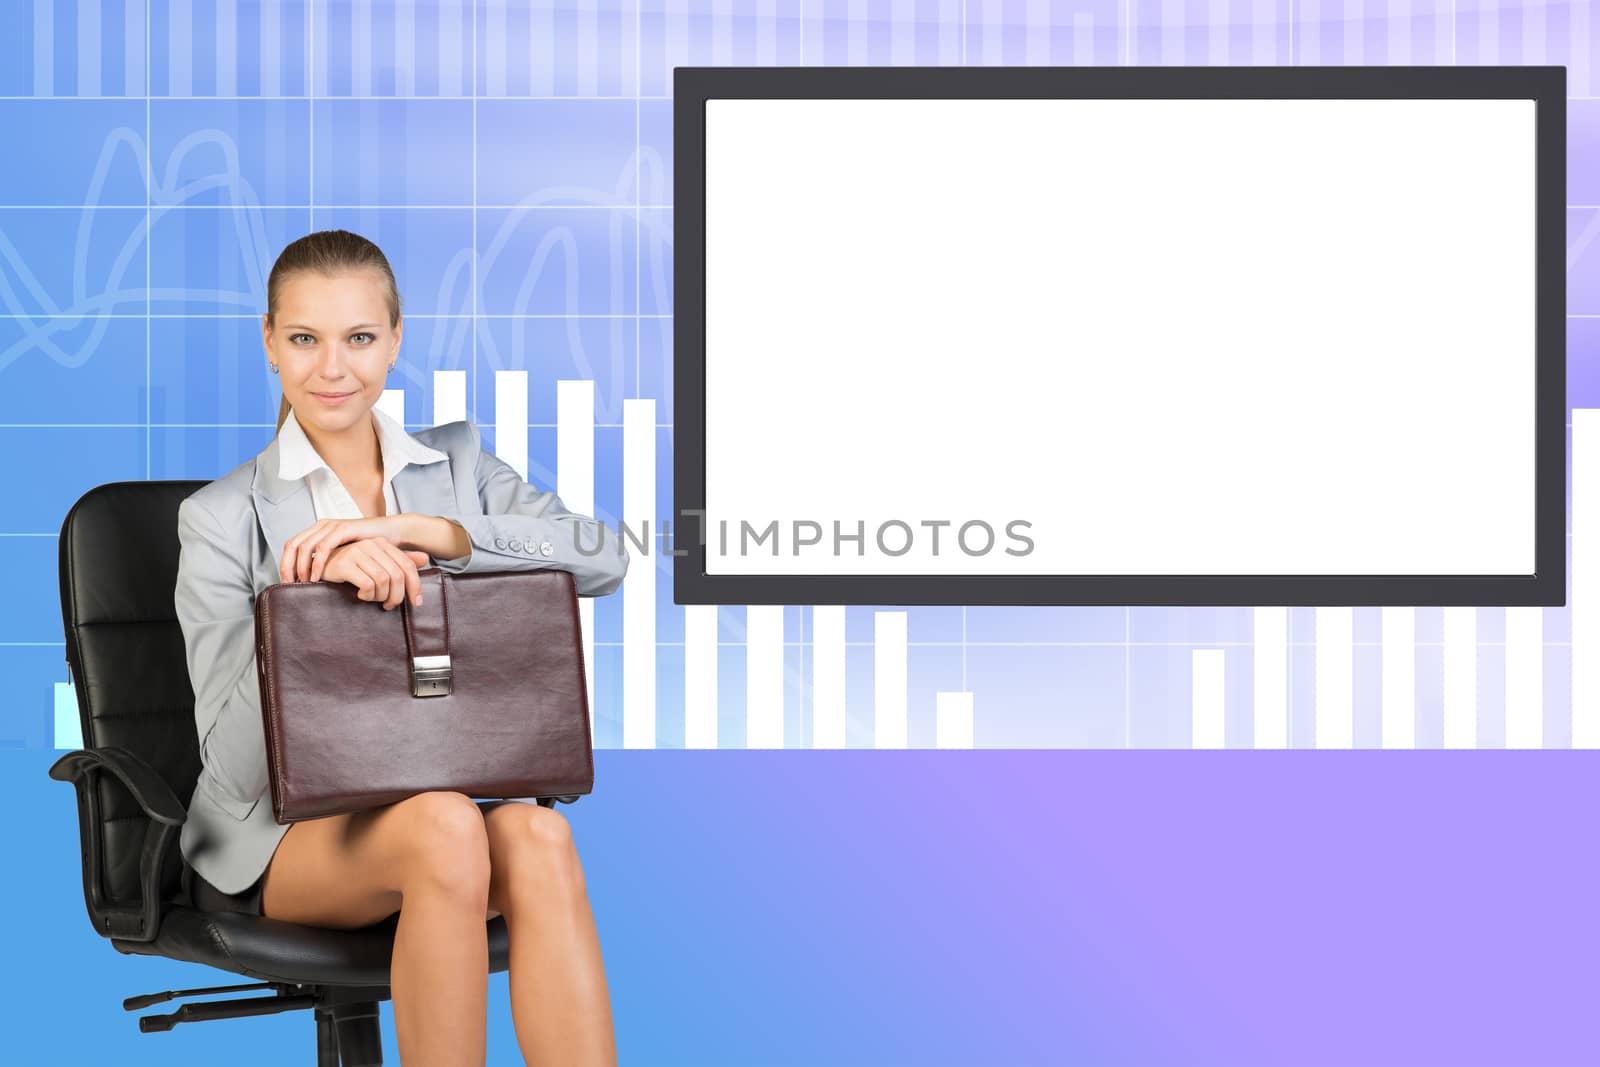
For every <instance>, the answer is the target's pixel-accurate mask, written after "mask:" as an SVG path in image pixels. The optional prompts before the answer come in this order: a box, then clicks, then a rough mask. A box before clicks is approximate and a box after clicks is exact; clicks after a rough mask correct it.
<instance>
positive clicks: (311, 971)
mask: <svg viewBox="0 0 1600 1067" xmlns="http://www.w3.org/2000/svg"><path fill="white" fill-rule="evenodd" d="M398 922H399V916H398V915H391V916H390V917H389V918H387V919H385V920H383V921H382V922H379V923H374V924H373V925H371V926H364V927H361V928H360V929H357V930H332V929H328V928H326V927H320V926H302V925H300V924H298V923H290V922H284V921H283V920H281V919H268V918H264V917H262V916H257V915H243V914H240V913H238V912H231V911H200V910H198V909H195V908H189V907H181V906H179V907H173V908H170V909H169V910H168V911H167V912H166V913H165V914H164V915H163V916H162V919H161V933H160V935H159V936H157V938H156V939H155V940H154V941H123V940H118V939H115V938H113V939H112V942H111V943H112V945H113V946H115V948H116V949H117V951H118V952H123V953H127V954H129V955H140V956H168V957H171V958H172V959H176V960H185V961H187V962H190V963H203V964H206V965H207V966H210V967H220V968H222V969H223V970H225V971H233V972H234V973H235V974H243V975H248V976H250V977H252V978H258V979H261V980H264V981H275V982H297V983H302V984H311V983H317V984H322V985H335V986H377V985H388V984H389V957H390V955H391V953H392V952H393V949H394V932H395V926H396V924H397V923H398ZM486 928H487V934H488V938H489V970H490V972H496V971H503V970H505V969H506V967H507V966H508V964H509V955H510V941H509V939H508V937H507V934H506V921H505V919H504V918H503V917H501V916H496V917H495V918H493V919H490V920H489V921H488V923H487V924H486Z"/></svg>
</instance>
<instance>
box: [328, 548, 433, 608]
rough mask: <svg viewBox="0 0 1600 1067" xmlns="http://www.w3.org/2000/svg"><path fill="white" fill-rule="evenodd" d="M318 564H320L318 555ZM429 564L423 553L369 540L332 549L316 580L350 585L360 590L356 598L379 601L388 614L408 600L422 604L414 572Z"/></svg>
mask: <svg viewBox="0 0 1600 1067" xmlns="http://www.w3.org/2000/svg"><path fill="white" fill-rule="evenodd" d="M317 562H318V563H319V564H320V563H321V562H322V557H321V556H320V555H319V556H318V557H317ZM428 562H429V560H428V554H427V553H426V552H416V551H410V550H407V549H403V548H401V547H400V546H399V545H396V544H395V543H394V542H392V541H390V540H388V539H387V538H383V537H368V538H365V539H363V540H360V541H352V542H350V543H349V544H347V545H342V546H341V547H339V548H336V549H334V550H333V552H332V553H331V554H329V556H328V565H327V566H326V567H324V568H322V577H321V578H320V579H319V580H320V581H325V582H349V583H350V584H351V585H353V586H355V587H356V588H357V589H359V590H360V592H359V593H357V594H356V595H357V596H358V597H360V598H361V599H362V600H373V601H381V602H382V603H383V610H384V611H389V610H391V609H393V608H396V607H398V606H399V605H400V601H401V600H402V599H403V598H407V597H409V598H410V600H411V602H412V603H413V604H420V603H422V579H421V578H420V577H419V576H418V575H417V568H418V567H426V566H427V565H428Z"/></svg>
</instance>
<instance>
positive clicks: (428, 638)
mask: <svg viewBox="0 0 1600 1067" xmlns="http://www.w3.org/2000/svg"><path fill="white" fill-rule="evenodd" d="M417 573H418V577H420V578H421V579H422V606H421V607H416V606H414V605H413V604H412V603H411V601H410V600H402V601H400V603H401V606H402V610H403V611H404V612H405V624H406V651H407V652H409V653H410V654H411V695H412V696H414V697H443V696H449V695H450V693H451V692H452V691H453V690H454V688H455V681H454V678H453V677H452V673H451V669H450V623H449V618H450V613H449V612H447V611H446V610H445V604H444V598H445V588H446V586H445V582H444V572H443V571H441V570H438V569H436V568H433V567H429V568H425V569H423V570H421V571H418V572H417Z"/></svg>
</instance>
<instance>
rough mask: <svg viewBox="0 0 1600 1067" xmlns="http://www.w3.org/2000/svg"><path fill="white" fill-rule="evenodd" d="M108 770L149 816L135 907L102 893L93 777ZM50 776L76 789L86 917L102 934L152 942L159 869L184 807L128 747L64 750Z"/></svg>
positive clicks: (157, 923)
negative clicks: (120, 902)
mask: <svg viewBox="0 0 1600 1067" xmlns="http://www.w3.org/2000/svg"><path fill="white" fill-rule="evenodd" d="M107 773H109V774H110V775H111V776H112V777H113V778H115V779H116V780H117V781H118V782H119V783H121V785H122V787H123V788H124V789H126V790H127V791H128V793H129V794H130V795H131V796H132V797H133V799H134V801H135V802H136V803H138V805H139V808H140V810H142V811H143V812H144V814H145V816H146V818H147V819H148V820H149V822H148V824H147V825H146V826H145V834H144V847H143V850H142V851H141V853H140V856H139V901H138V904H137V905H136V906H130V905H127V904H118V903H114V902H112V901H111V900H109V899H108V898H107V895H106V892H105V881H104V878H103V874H104V872H103V870H102V862H101V861H102V857H103V856H104V851H105V850H104V842H103V840H102V838H101V828H102V826H103V825H104V824H103V823H102V821H101V817H100V799H99V791H98V790H97V789H96V788H95V785H96V782H97V780H98V779H99V777H100V776H101V775H102V774H107ZM50 777H51V778H54V779H55V780H56V781H58V782H71V783H72V785H73V787H74V788H75V789H76V790H77V794H78V835H79V837H80V838H81V840H82V843H83V898H84V903H85V905H87V907H88V909H89V919H90V921H91V922H92V923H94V928H95V931H96V932H97V933H99V934H100V935H101V936H102V937H111V938H117V939H120V940H125V941H153V940H155V938H156V935H157V934H158V933H159V932H160V930H161V905H162V899H161V872H162V868H163V867H164V865H165V863H166V859H167V856H168V854H169V853H170V852H171V850H172V847H173V845H174V844H175V843H176V842H177V840H178V830H179V828H180V827H181V826H182V825H183V823H184V821H185V820H186V819H187V818H188V814H189V813H188V810H187V809H186V808H185V807H184V806H183V804H182V803H181V802H180V801H179V800H178V796H177V794H176V793H174V792H173V791H172V787H171V786H170V785H168V784H167V782H166V779H164V778H162V777H161V775H159V774H157V773H156V771H155V769H154V768H153V767H151V766H150V765H149V764H148V763H146V762H145V761H144V760H142V759H140V758H139V757H138V756H136V755H134V754H133V753H132V752H129V751H127V750H126V749H122V748H92V749H79V750H77V751H75V752H68V753H67V754H66V755H64V756H62V757H61V758H60V759H58V760H56V761H55V763H53V764H52V765H51V767H50Z"/></svg>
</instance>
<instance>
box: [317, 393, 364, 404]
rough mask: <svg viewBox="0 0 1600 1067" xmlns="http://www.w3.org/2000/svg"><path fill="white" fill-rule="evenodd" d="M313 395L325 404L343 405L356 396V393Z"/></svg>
mask: <svg viewBox="0 0 1600 1067" xmlns="http://www.w3.org/2000/svg"><path fill="white" fill-rule="evenodd" d="M311 395H312V396H314V397H316V398H317V399H318V400H320V401H322V402H323V403H324V404H342V403H344V402H345V401H346V400H349V399H350V398H351V397H352V396H355V394H354V393H312V394H311Z"/></svg>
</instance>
